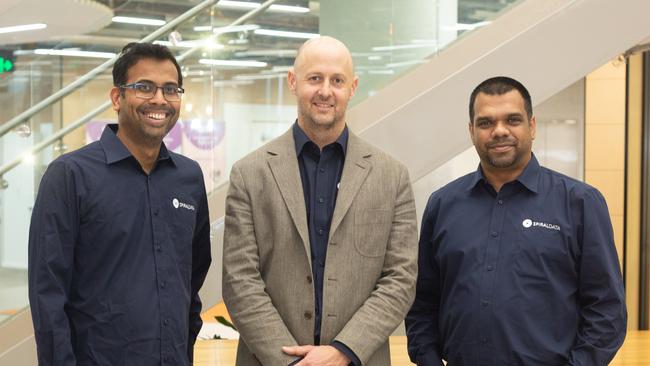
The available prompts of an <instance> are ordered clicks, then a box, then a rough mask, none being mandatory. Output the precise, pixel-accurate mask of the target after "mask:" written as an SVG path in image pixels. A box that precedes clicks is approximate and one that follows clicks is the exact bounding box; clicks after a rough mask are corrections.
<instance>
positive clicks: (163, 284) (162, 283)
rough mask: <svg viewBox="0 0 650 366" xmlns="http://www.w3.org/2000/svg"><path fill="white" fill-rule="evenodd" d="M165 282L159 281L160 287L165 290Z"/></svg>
mask: <svg viewBox="0 0 650 366" xmlns="http://www.w3.org/2000/svg"><path fill="white" fill-rule="evenodd" d="M166 284H167V282H166V281H165V280H162V281H160V287H162V288H165V285H166Z"/></svg>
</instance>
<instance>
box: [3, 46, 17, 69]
mask: <svg viewBox="0 0 650 366" xmlns="http://www.w3.org/2000/svg"><path fill="white" fill-rule="evenodd" d="M15 69H16V59H15V58H14V57H13V52H11V51H0V74H4V73H6V72H12V71H14V70H15Z"/></svg>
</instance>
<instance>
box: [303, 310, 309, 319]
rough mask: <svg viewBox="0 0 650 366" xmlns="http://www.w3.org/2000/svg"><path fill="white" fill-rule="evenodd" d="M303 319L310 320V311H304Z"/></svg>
mask: <svg viewBox="0 0 650 366" xmlns="http://www.w3.org/2000/svg"><path fill="white" fill-rule="evenodd" d="M304 315H305V319H306V320H310V319H311V311H305V314H304Z"/></svg>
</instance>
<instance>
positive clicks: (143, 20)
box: [113, 17, 167, 25]
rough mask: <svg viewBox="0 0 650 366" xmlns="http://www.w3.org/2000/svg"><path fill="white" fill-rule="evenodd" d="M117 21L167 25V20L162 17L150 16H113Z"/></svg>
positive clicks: (114, 20)
mask: <svg viewBox="0 0 650 366" xmlns="http://www.w3.org/2000/svg"><path fill="white" fill-rule="evenodd" d="M113 22H115V23H128V24H141V25H165V24H167V22H166V21H164V20H160V19H150V18H136V17H113Z"/></svg>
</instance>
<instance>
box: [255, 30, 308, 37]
mask: <svg viewBox="0 0 650 366" xmlns="http://www.w3.org/2000/svg"><path fill="white" fill-rule="evenodd" d="M255 34H260V35H264V36H273V37H285V38H302V39H310V38H316V37H320V34H318V33H303V32H289V31H279V30H273V29H255Z"/></svg>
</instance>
